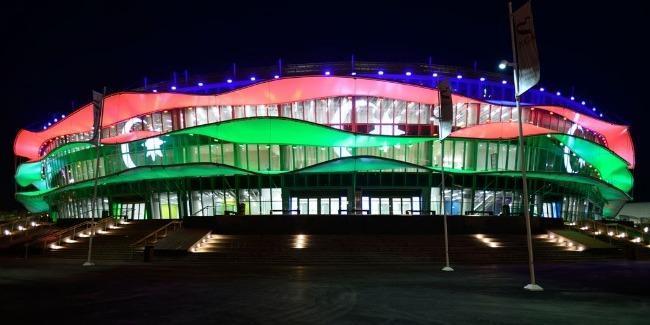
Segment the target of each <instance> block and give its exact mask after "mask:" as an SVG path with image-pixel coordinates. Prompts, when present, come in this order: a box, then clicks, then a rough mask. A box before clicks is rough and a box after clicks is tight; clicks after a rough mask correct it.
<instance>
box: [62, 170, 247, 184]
mask: <svg viewBox="0 0 650 325" xmlns="http://www.w3.org/2000/svg"><path fill="white" fill-rule="evenodd" d="M249 174H252V173H250V172H247V171H244V170H241V169H237V168H234V167H230V166H225V165H215V164H185V165H174V166H143V167H136V168H133V169H129V170H127V171H124V172H121V173H119V174H115V175H112V176H108V177H101V178H99V185H108V184H115V183H126V182H137V181H145V180H152V179H170V178H185V177H211V176H232V175H249ZM93 184H94V181H93V180H88V181H84V182H79V183H76V184H73V185H70V186H67V187H66V188H67V189H78V188H84V187H89V186H93Z"/></svg>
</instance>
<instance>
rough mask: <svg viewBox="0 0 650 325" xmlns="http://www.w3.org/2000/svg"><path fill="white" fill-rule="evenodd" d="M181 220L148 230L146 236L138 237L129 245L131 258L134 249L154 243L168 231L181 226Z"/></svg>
mask: <svg viewBox="0 0 650 325" xmlns="http://www.w3.org/2000/svg"><path fill="white" fill-rule="evenodd" d="M182 226H183V222H182V221H179V220H175V221H171V222H169V223H167V224H165V225H164V226H162V227H160V228H158V229H156V230H154V231H152V232H150V233H149V234H147V235H146V236H144V237H142V238H140V239H139V240H138V241H136V242H134V243H132V244H131V245H129V247H130V248H131V258H133V254H134V253H135V250H136V249H138V248H140V247H144V246H147V245H148V244H154V243H156V242H157V241H158V239H160V238H162V237H165V236H167V234H168V233H169V232H170V231H176V230H178V229H180V228H182Z"/></svg>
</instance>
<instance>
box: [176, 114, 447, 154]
mask: <svg viewBox="0 0 650 325" xmlns="http://www.w3.org/2000/svg"><path fill="white" fill-rule="evenodd" d="M174 133H176V134H201V135H205V136H209V137H212V138H216V139H220V140H225V141H229V142H236V143H246V144H252V143H254V144H288V145H305V146H322V147H353V148H361V147H382V146H392V145H397V144H400V145H401V144H404V145H405V144H412V143H419V142H424V141H429V140H435V139H437V137H406V136H388V135H368V134H356V133H352V132H347V131H343V130H338V129H334V128H331V127H329V126H324V125H319V124H315V123H310V122H305V121H299V120H292V119H286V118H272V117H258V118H249V119H235V120H229V121H226V122H222V123H219V124H207V125H202V126H198V127H193V128H189V129H183V130H180V131H177V132H174Z"/></svg>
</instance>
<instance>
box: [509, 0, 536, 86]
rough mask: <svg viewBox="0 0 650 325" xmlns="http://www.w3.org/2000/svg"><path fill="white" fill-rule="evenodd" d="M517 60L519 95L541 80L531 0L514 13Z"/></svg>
mask: <svg viewBox="0 0 650 325" xmlns="http://www.w3.org/2000/svg"><path fill="white" fill-rule="evenodd" d="M512 24H513V26H514V41H515V48H516V56H517V57H516V62H517V74H518V76H517V82H518V90H517V96H520V95H521V94H523V93H525V92H526V91H527V90H528V89H530V88H532V87H534V86H535V85H536V84H537V83H538V82H539V75H540V72H539V56H538V53H537V40H536V38H535V29H534V27H533V11H532V8H531V6H530V1H528V2H526V4H524V5H523V6H521V7H520V8H519V9H517V11H515V12H514V13H513V14H512Z"/></svg>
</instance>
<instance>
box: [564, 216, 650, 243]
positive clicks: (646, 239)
mask: <svg viewBox="0 0 650 325" xmlns="http://www.w3.org/2000/svg"><path fill="white" fill-rule="evenodd" d="M569 226H573V227H576V228H578V229H580V230H582V231H584V232H587V233H589V234H591V236H592V237H594V238H595V237H596V236H607V237H608V238H609V239H610V243H611V240H612V239H618V240H628V241H630V242H633V243H636V244H640V245H648V244H650V234H649V233H646V232H645V231H643V230H642V229H637V228H634V227H629V226H625V225H621V224H618V223H604V222H600V221H596V220H586V219H583V220H578V221H576V222H572V223H569Z"/></svg>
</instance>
